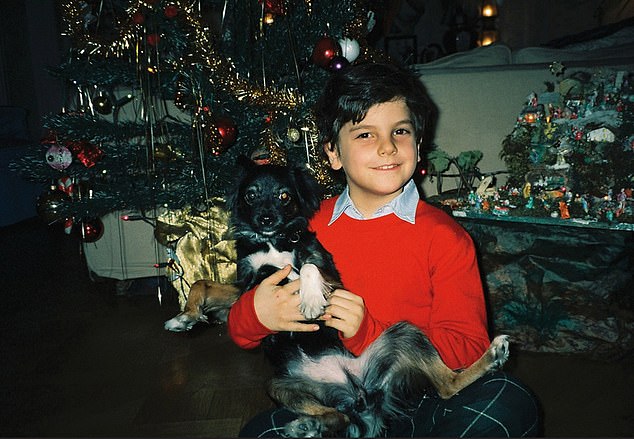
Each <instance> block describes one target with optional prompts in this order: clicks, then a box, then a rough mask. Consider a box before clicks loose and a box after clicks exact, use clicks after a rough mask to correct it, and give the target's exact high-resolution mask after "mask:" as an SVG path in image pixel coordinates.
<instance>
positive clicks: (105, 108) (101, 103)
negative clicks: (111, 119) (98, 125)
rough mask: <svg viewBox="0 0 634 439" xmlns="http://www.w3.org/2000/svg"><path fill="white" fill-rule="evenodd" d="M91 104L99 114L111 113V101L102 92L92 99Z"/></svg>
mask: <svg viewBox="0 0 634 439" xmlns="http://www.w3.org/2000/svg"><path fill="white" fill-rule="evenodd" d="M93 104H94V106H95V110H97V113H99V114H110V113H112V101H111V100H110V98H109V97H108V96H106V95H104V94H102V93H100V94H99V96H97V97H96V98H95V99H94V100H93Z"/></svg>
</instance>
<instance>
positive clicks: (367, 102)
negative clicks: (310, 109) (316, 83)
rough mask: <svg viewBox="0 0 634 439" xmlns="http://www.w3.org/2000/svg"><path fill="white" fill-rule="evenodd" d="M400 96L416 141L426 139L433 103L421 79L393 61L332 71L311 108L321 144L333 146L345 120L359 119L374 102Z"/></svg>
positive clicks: (420, 141) (420, 142)
mask: <svg viewBox="0 0 634 439" xmlns="http://www.w3.org/2000/svg"><path fill="white" fill-rule="evenodd" d="M395 99H403V100H404V101H405V103H406V104H407V107H408V108H409V111H410V114H411V117H412V123H413V125H414V131H415V136H416V143H417V145H418V147H419V148H421V147H422V143H423V140H424V139H425V140H430V139H429V137H430V136H429V135H427V134H429V130H430V129H431V122H433V121H434V120H435V115H436V106H435V105H434V104H433V102H432V101H431V99H430V97H429V95H428V94H427V90H426V89H425V87H424V86H423V84H422V82H421V81H420V79H418V78H417V77H416V76H414V75H413V74H412V73H411V72H410V71H408V70H405V69H403V68H401V67H399V66H397V65H394V64H386V63H366V64H356V65H352V66H348V67H346V68H345V69H343V70H342V71H341V72H339V73H336V74H333V75H332V76H331V77H330V79H329V80H328V82H327V83H326V86H325V88H324V90H323V92H322V94H321V97H320V98H319V99H318V100H317V102H316V104H315V107H314V114H315V121H316V123H317V128H318V129H319V142H320V144H321V145H324V144H325V143H328V142H331V147H332V148H334V147H335V145H336V144H337V143H338V141H339V131H340V130H341V127H342V126H343V125H344V124H346V123H347V122H350V121H352V123H358V122H360V121H361V120H362V119H363V118H364V117H365V116H366V114H367V112H368V110H369V109H370V107H372V106H373V105H375V104H381V103H384V102H390V101H394V100H395Z"/></svg>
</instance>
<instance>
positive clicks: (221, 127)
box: [216, 116, 238, 148]
mask: <svg viewBox="0 0 634 439" xmlns="http://www.w3.org/2000/svg"><path fill="white" fill-rule="evenodd" d="M216 128H217V129H218V133H220V138H221V139H222V141H221V145H222V146H223V147H224V148H229V147H230V146H231V145H233V144H234V143H235V142H236V139H237V138H238V127H237V126H236V123H235V122H234V121H233V119H231V118H230V117H227V116H220V117H219V118H217V119H216Z"/></svg>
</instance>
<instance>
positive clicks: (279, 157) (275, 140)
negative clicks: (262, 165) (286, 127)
mask: <svg viewBox="0 0 634 439" xmlns="http://www.w3.org/2000/svg"><path fill="white" fill-rule="evenodd" d="M280 140H281V139H279V137H278V136H277V135H276V134H275V132H273V124H272V123H271V121H270V120H269V121H268V122H267V123H266V125H265V128H264V130H263V131H262V133H261V135H260V144H261V145H263V146H264V147H266V148H267V149H268V160H269V163H271V164H274V165H280V166H286V164H287V162H288V160H287V157H286V149H285V148H284V147H283V146H282V145H281V144H280Z"/></svg>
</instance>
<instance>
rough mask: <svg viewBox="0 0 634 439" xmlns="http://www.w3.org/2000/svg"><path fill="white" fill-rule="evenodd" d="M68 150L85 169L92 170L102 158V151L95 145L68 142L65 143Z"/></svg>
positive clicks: (83, 141)
mask: <svg viewBox="0 0 634 439" xmlns="http://www.w3.org/2000/svg"><path fill="white" fill-rule="evenodd" d="M66 144H67V145H68V147H69V148H70V150H71V151H72V152H73V154H75V157H77V160H79V161H80V162H81V163H82V164H83V165H84V166H85V167H87V168H92V167H93V166H95V164H96V163H97V162H98V161H99V160H101V158H102V157H103V151H102V150H101V149H99V147H97V146H96V145H93V144H92V143H90V142H88V141H86V140H79V141H68V142H66Z"/></svg>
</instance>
